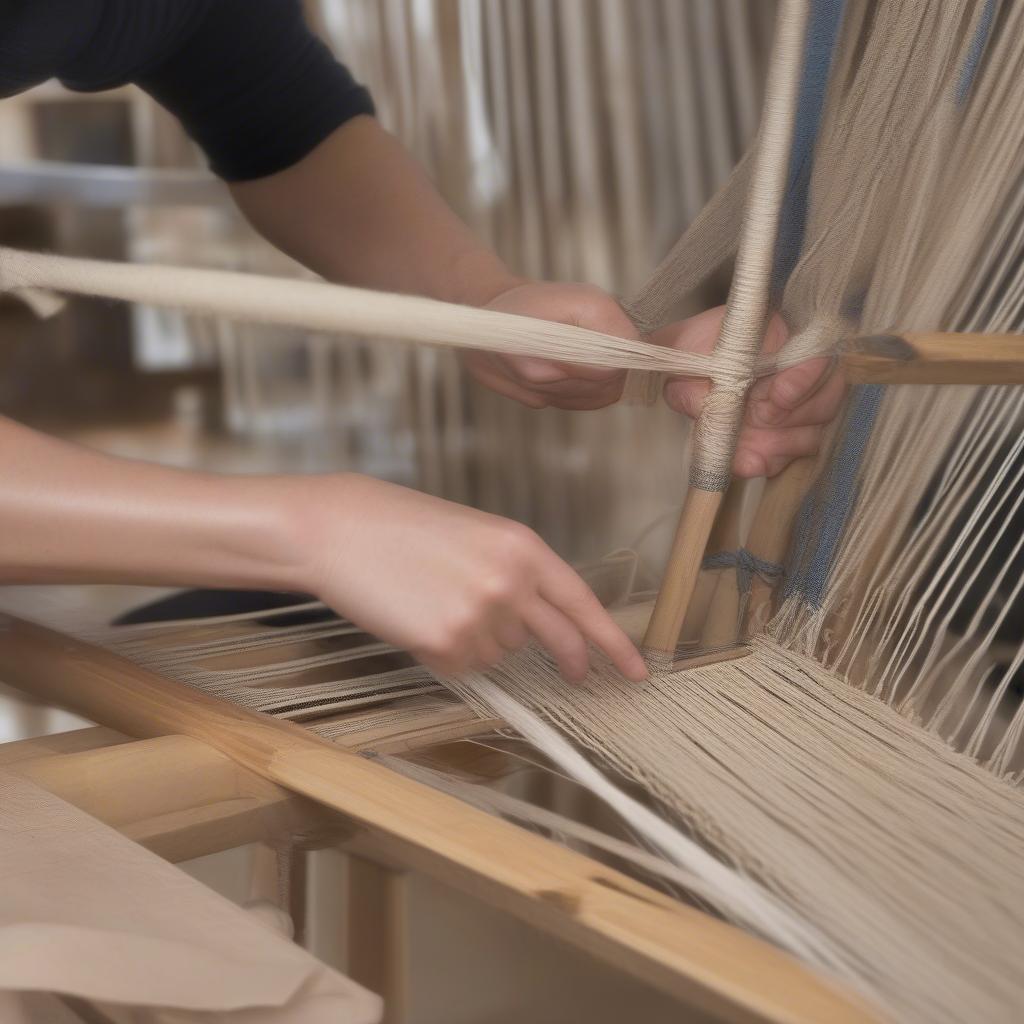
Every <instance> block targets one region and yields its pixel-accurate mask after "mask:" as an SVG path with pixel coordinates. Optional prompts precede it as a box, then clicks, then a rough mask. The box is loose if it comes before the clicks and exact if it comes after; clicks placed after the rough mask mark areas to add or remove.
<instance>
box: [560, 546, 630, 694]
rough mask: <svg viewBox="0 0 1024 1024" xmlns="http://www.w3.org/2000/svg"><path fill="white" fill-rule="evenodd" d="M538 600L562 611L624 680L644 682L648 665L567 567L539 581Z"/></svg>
mask: <svg viewBox="0 0 1024 1024" xmlns="http://www.w3.org/2000/svg"><path fill="white" fill-rule="evenodd" d="M540 593H541V597H543V598H545V599H546V600H547V601H549V602H551V604H553V605H555V606H556V607H557V608H559V609H561V611H562V612H564V613H565V615H566V616H567V617H568V618H569V620H570V621H571V622H572V623H574V624H575V626H576V627H577V628H578V630H579V631H580V632H581V633H582V634H583V636H584V637H585V638H586V639H587V640H589V641H590V642H591V643H593V644H594V645H595V646H596V647H598V648H600V649H601V650H602V651H604V653H605V654H607V655H608V657H609V658H610V659H611V662H612V664H613V665H614V666H615V667H616V668H617V669H618V670H619V671H620V672H621V673H622V674H623V675H624V676H625V677H626V678H627V679H632V680H633V681H634V682H640V681H642V680H644V679H646V678H647V665H646V664H645V662H644V659H643V657H642V656H641V654H640V652H639V651H638V650H637V649H636V647H635V646H634V644H633V641H632V640H630V639H629V637H628V636H626V634H625V633H624V632H623V630H622V628H621V627H620V626H619V625H617V624H616V622H615V620H614V619H612V617H611V616H610V615H609V614H608V612H607V610H606V609H605V608H604V606H603V605H602V604H601V602H600V601H598V599H597V597H596V596H595V594H594V592H593V591H592V590H591V589H590V587H588V586H587V585H586V583H584V582H583V580H582V579H581V578H580V576H579V575H578V574H577V573H575V572H574V571H573V570H572V569H570V568H569V566H567V565H565V563H562V564H561V565H560V566H559V568H558V570H557V571H554V572H551V573H550V574H548V575H547V576H545V577H543V578H542V581H541V588H540Z"/></svg>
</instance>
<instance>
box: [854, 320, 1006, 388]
mask: <svg viewBox="0 0 1024 1024" xmlns="http://www.w3.org/2000/svg"><path fill="white" fill-rule="evenodd" d="M842 365H843V372H844V373H845V375H846V378H847V379H848V380H849V381H850V382H851V383H854V384H1024V335H1020V334H938V333H916V332H910V333H900V334H882V335H876V336H873V337H866V338H854V339H852V340H850V341H848V342H846V343H845V345H844V346H843V350H842Z"/></svg>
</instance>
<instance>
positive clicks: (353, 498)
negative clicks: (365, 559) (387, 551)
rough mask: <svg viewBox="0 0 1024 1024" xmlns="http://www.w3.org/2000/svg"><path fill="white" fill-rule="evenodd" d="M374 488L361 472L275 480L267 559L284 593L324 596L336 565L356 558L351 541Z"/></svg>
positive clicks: (265, 544)
mask: <svg viewBox="0 0 1024 1024" xmlns="http://www.w3.org/2000/svg"><path fill="white" fill-rule="evenodd" d="M374 483H375V481H374V480H372V478H369V477H363V476H360V475H358V474H356V473H330V474H317V475H310V476H304V475H297V476H288V477H278V478H275V481H274V486H273V495H272V496H271V497H270V499H269V501H268V503H267V509H268V515H267V520H266V527H267V533H266V534H265V535H264V538H263V546H262V557H263V558H264V560H265V562H266V565H267V568H268V570H269V571H271V572H272V573H274V575H275V578H276V579H277V584H276V586H277V587H278V588H279V589H282V590H294V591H301V592H304V593H311V594H315V595H316V596H317V597H322V596H323V593H324V586H325V581H326V578H327V576H328V575H329V574H330V573H331V571H332V566H334V565H336V564H338V563H339V562H342V561H344V560H346V559H347V557H348V556H349V554H350V551H349V549H348V547H347V545H346V539H347V538H348V537H349V536H350V535H351V534H352V532H353V531H352V529H351V526H352V523H351V521H350V517H351V514H352V510H353V508H354V507H356V506H358V505H359V504H361V501H360V492H363V491H365V489H366V488H367V487H368V486H369V487H372V485H373V484H374ZM254 539H257V542H259V541H258V534H254Z"/></svg>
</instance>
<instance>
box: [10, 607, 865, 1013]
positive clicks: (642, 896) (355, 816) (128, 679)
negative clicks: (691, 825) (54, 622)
mask: <svg viewBox="0 0 1024 1024" xmlns="http://www.w3.org/2000/svg"><path fill="white" fill-rule="evenodd" d="M0 679H3V680H4V681H5V682H8V683H10V684H12V685H14V686H18V687H20V688H22V689H25V690H28V691H30V692H32V693H34V694H37V695H39V696H41V697H43V698H45V699H46V700H48V701H50V702H53V703H55V704H58V705H61V706H64V707H67V708H71V709H74V710H76V711H78V712H79V713H81V714H83V715H86V716H87V717H89V718H90V719H92V720H93V721H97V722H101V723H103V724H105V725H107V726H109V727H110V728H112V729H116V730H117V731H118V732H121V733H124V734H125V735H129V736H135V737H140V738H149V737H157V736H165V735H175V734H181V735H184V736H190V737H193V738H194V739H198V740H201V741H203V742H205V743H208V744H209V745H210V746H212V747H214V748H216V749H217V750H219V751H221V752H222V753H223V754H225V755H227V756H228V757H229V758H231V759H232V760H233V761H235V762H237V763H238V764H240V765H242V766H244V767H246V768H248V769H250V770H251V771H252V772H254V773H256V774H257V775H259V776H261V777H262V778H264V779H266V780H269V781H270V782H272V783H275V784H277V785H278V786H281V787H284V788H285V789H288V790H291V791H293V792H295V793H299V794H301V795H302V796H305V797H307V798H309V799H311V800H314V801H316V802H317V803H319V804H322V805H323V806H325V807H328V808H331V809H333V810H335V811H337V812H339V813H340V814H342V815H344V816H345V818H346V819H347V820H348V821H349V822H351V824H352V826H353V828H354V830H355V831H356V833H357V835H356V841H357V844H358V839H359V838H360V834H361V835H363V836H365V838H366V839H368V840H369V841H370V842H371V843H372V845H374V846H384V847H385V848H386V849H387V851H388V856H389V858H391V859H393V860H395V861H397V862H399V863H401V864H402V865H403V866H405V867H408V868H411V869H414V870H420V871H423V872H425V873H426V874H429V875H431V876H433V877H435V878H437V879H439V880H441V881H443V882H446V883H448V884H451V885H454V886H456V887H457V888H460V889H462V890H463V891H466V892H469V893H470V894H472V895H475V896H476V897H478V898H480V899H483V900H485V901H486V902H489V903H491V904H492V905H494V906H496V907H498V908H500V909H503V910H505V911H507V912H509V913H512V914H514V915H515V916H517V917H519V918H521V919H523V920H525V921H527V922H528V923H530V924H531V925H533V926H535V927H538V928H540V929H542V930H544V931H546V932H548V933H550V934H553V935H555V936H558V937H559V938H561V939H563V940H564V941H567V942H570V943H571V944H573V945H575V946H577V947H579V948H581V949H583V950H585V951H587V952H588V953H590V954H592V955H594V956H596V957H599V958H601V959H603V960H605V961H606V962H608V963H610V964H612V965H614V966H615V967H617V968H619V969H622V970H625V971H627V972H629V973H631V974H633V975H635V976H636V977H638V978H640V979H642V980H643V981H645V982H646V983H648V984H651V985H653V986H655V987H657V988H659V989H661V990H663V991H665V992H667V993H669V994H670V995H672V996H674V997H676V998H678V999H679V1000H680V1001H681V1002H683V1003H684V1004H685V1005H686V1006H688V1007H692V1008H694V1009H699V1010H704V1011H706V1012H709V1013H711V1014H713V1015H715V1016H717V1017H718V1018H720V1019H722V1020H726V1021H736V1022H752V1021H760V1022H769V1021H770V1022H775V1024H783V1022H785V1024H797V1022H805V1024H811V1022H820V1021H823V1020H828V1021H830V1022H834V1024H843V1022H854V1021H856V1022H866V1021H872V1020H877V1018H876V1017H875V1016H874V1014H873V1013H872V1012H871V1011H870V1010H869V1009H867V1008H866V1007H865V1006H864V1005H863V1004H862V1003H860V1002H859V1001H858V1000H857V999H855V997H853V996H851V995H848V994H846V993H843V992H841V991H840V990H839V989H838V988H837V987H833V986H832V985H831V984H830V983H828V982H826V981H824V980H822V979H820V978H818V977H817V976H816V975H814V974H813V973H812V972H810V971H809V970H808V969H806V968H804V967H803V966H802V965H800V964H799V963H797V962H796V961H795V960H793V959H792V958H790V957H789V956H787V955H785V954H783V953H781V952H780V951H778V950H777V949H775V948H773V947H772V946H770V945H768V944H767V943H765V942H762V941H761V940H759V939H756V938H754V937H752V936H750V935H747V934H746V933H744V932H741V931H740V930H738V929H736V928H734V927H732V926H730V925H728V924H725V923H723V922H721V921H718V920H716V919H714V918H712V917H710V916H708V915H707V914H704V913H702V912H701V911H698V910H696V909H694V908H691V907H688V906H685V905H684V904H681V903H679V902H678V901H676V900H673V899H671V898H669V897H667V896H665V895H663V894H661V893H659V892H657V891H656V890H653V889H651V888H649V887H647V886H645V885H642V884H640V883H638V882H636V881H634V880H633V879H631V878H629V877H628V876H626V875H623V874H621V873H620V872H617V871H613V870H611V869H609V868H606V867H604V866H603V865H600V864H598V863H597V862H595V861H593V860H591V859H590V858H588V857H585V856H582V855H581V854H579V853H576V852H573V851H571V850H569V849H566V848H564V847H561V846H558V845H557V844H555V843H552V842H550V841H548V840H546V839H543V838H541V837H539V836H536V835H534V834H532V833H529V832H526V831H525V830H523V829H520V828H518V827H516V826H515V825H512V824H510V823H508V822H505V821H502V820H500V819H497V818H493V817H491V816H489V815H486V814H484V813H483V812H480V811H477V810H475V809H474V808H472V807H469V806H468V805H466V804H463V803H461V802H460V801H458V800H456V799H454V798H452V797H449V796H447V795H445V794H442V793H439V792H436V791H434V790H431V789H428V788H426V787H424V786H422V785H420V784H418V783H415V782H413V781H411V780H409V779H406V778H404V777H402V776H400V775H397V774H396V773H394V772H392V771H390V770H389V769H387V768H385V767H384V766H383V765H380V764H376V763H374V762H373V761H370V760H367V759H366V758H361V757H359V756H357V755H355V754H352V753H348V752H345V751H343V750H340V749H338V748H337V747H335V746H332V745H331V744H329V743H327V742H326V741H324V740H321V739H319V738H318V737H316V736H315V735H312V734H311V733H309V732H307V731H305V730H303V729H301V728H300V727H299V726H296V725H293V724H291V723H287V722H278V721H275V720H273V719H270V718H268V717H266V716H260V715H256V714H254V713H252V712H249V711H246V710H244V709H242V708H238V707H235V706H233V705H228V704H225V703H224V702H221V701H218V700H215V699H214V698H212V697H209V696H207V695H205V694H202V693H199V692H197V691H193V690H190V689H189V688H187V687H185V686H182V685H180V684H177V683H174V682H171V681H169V680H167V679H164V678H162V677H161V676H159V675H157V674H155V673H153V672H151V671H149V670H146V669H143V668H140V667H139V666H137V665H134V664H132V663H131V662H128V661H126V660H125V659H124V658H121V657H119V656H117V655H115V654H112V653H110V652H108V651H105V650H101V649H99V648H96V647H94V646H92V645H89V644H86V643H84V642H82V641H78V640H74V639H72V638H69V637H65V636H62V635H61V634H59V633H55V632H53V631H52V630H48V629H46V628H44V627H41V626H38V625H35V624H33V623H28V622H25V621H23V620H20V619H16V618H13V617H8V616H3V617H0Z"/></svg>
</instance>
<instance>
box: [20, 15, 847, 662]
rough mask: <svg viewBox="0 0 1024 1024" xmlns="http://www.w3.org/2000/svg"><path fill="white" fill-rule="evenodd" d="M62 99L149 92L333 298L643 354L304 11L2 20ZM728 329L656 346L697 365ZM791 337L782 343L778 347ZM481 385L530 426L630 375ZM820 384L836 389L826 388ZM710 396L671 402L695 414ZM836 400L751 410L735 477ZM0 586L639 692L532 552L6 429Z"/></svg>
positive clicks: (460, 527) (685, 328)
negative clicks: (404, 120) (341, 638)
mask: <svg viewBox="0 0 1024 1024" xmlns="http://www.w3.org/2000/svg"><path fill="white" fill-rule="evenodd" d="M51 78H57V79H59V80H60V81H62V82H63V83H64V84H65V85H66V86H67V87H69V88H71V89H75V90H82V91H92V90H102V89H107V88H111V87H115V86H119V85H122V84H125V83H129V82H132V83H135V84H137V85H138V86H140V87H141V88H142V89H143V90H145V91H146V92H147V93H149V94H150V95H151V96H152V97H154V98H155V99H156V100H157V101H158V102H159V103H161V104H162V105H163V106H165V107H166V108H167V109H169V110H170V111H171V112H172V113H173V114H175V115H176V116H177V117H178V118H179V119H180V121H181V122H182V124H183V125H184V127H185V129H186V130H187V131H188V133H189V134H190V135H191V137H192V138H193V139H194V140H195V141H196V142H197V143H198V144H199V145H200V147H202V149H203V150H204V151H205V153H206V156H207V158H208V160H209V163H210V166H211V168H212V170H213V171H214V172H215V173H216V174H217V175H219V176H220V177H221V178H223V179H224V180H225V181H226V182H227V183H228V185H229V188H230V191H231V194H232V196H233V198H234V201H235V202H236V204H237V205H238V207H239V209H240V210H241V211H242V213H243V214H244V215H245V216H246V217H247V218H248V220H249V221H250V222H251V223H252V224H253V225H254V227H255V228H256V229H257V230H258V231H259V232H260V233H261V234H262V235H263V236H264V237H265V238H267V239H268V240H269V241H270V242H271V243H273V244H274V245H276V246H278V247H279V248H280V249H282V250H283V251H284V252H286V253H288V254H290V255H291V256H293V257H294V258H296V259H297V260H298V261H300V262H301V263H303V264H304V265H305V266H307V267H309V268H311V269H312V270H314V271H316V272H317V273H319V274H321V275H322V276H323V277H325V278H327V279H329V280H332V281H338V282H345V283H348V284H352V285H358V286H362V287H367V288H376V289H385V290H389V291H395V292H407V293H415V294H419V295H425V296H431V297H434V298H437V299H442V300H446V301H448V302H456V303H463V304H468V305H473V306H481V307H485V308H488V309H495V310H501V311H504V312H508V313H517V314H522V315H526V316H532V317H539V318H542V319H547V320H552V321H558V322H563V323H574V324H578V325H580V326H583V327H588V328H591V329H593V330H597V331H602V332H605V333H607V334H613V335H619V336H623V337H631V336H634V331H633V328H632V326H631V324H630V321H629V319H628V318H627V316H626V315H625V313H624V312H623V310H622V308H621V307H620V306H619V305H618V303H617V302H616V301H615V300H614V299H613V298H612V297H611V296H610V295H608V294H606V293H604V292H603V291H601V290H599V289H597V288H594V287H591V286H588V285H583V284H555V283H547V282H541V281H534V280H528V279H525V278H523V277H520V276H518V275H516V274H514V273H512V272H511V271H510V270H509V268H508V267H506V266H505V264H504V263H503V262H502V260H501V259H499V257H498V256H497V255H496V254H495V253H494V252H493V251H492V250H490V249H489V248H488V247H486V246H485V245H483V244H482V243H481V242H480V241H479V240H478V239H477V238H476V237H474V235H473V234H472V233H471V232H470V230H469V229H468V228H467V227H466V226H465V225H464V224H463V223H462V222H461V221H460V220H459V218H458V217H457V216H456V215H455V214H454V213H453V212H452V210H451V209H450V208H449V207H448V206H447V205H446V204H445V203H444V201H443V200H442V199H441V197H440V196H439V195H438V193H437V192H436V191H435V190H434V188H433V186H432V185H431V183H430V181H429V180H428V179H427V176H426V175H425V173H424V172H423V171H422V170H421V168H420V167H419V166H418V165H417V164H416V162H415V161H414V160H413V158H412V157H411V155H410V154H408V153H407V152H406V150H405V149H403V147H402V146H401V145H400V144H399V143H398V141H397V140H396V139H395V138H393V137H392V136H391V135H390V134H388V133H387V132H386V131H385V130H384V129H383V128H382V127H381V126H380V125H379V124H378V122H377V121H376V120H375V118H374V116H373V105H372V102H371V99H370V96H369V95H368V93H367V92H366V90H365V89H364V88H363V87H361V86H360V85H359V84H357V83H356V82H355V81H354V79H353V77H352V75H351V74H350V73H349V72H348V70H347V69H346V68H345V67H344V66H343V65H341V64H339V63H338V62H337V61H336V60H335V59H334V58H333V56H332V55H331V53H330V51H329V50H328V49H327V47H326V46H325V45H324V44H323V43H322V42H321V41H320V40H319V39H318V38H317V37H316V36H315V35H314V34H313V33H312V32H311V31H310V30H309V28H308V27H307V26H306V24H305V23H304V21H303V17H302V12H301V8H300V5H299V3H298V0H6V2H5V4H4V5H3V7H2V9H0V95H10V94H13V93H15V92H18V91H20V90H24V89H26V88H28V87H30V86H32V85H34V84H36V83H39V82H42V81H45V80H48V79H51ZM721 315H722V313H721V310H711V311H708V312H707V313H704V314H702V315H700V316H698V317H695V318H693V319H691V320H688V321H683V322H681V323H678V324H674V325H670V326H669V327H667V328H665V329H663V330H662V331H661V332H659V334H658V335H657V336H656V337H655V338H654V339H653V340H654V341H656V342H657V343H659V344H665V345H676V346H680V347H683V348H689V349H693V350H697V351H707V350H709V349H710V348H711V347H712V345H713V343H714V340H715V337H716V333H717V327H718V324H719V322H720V319H721ZM782 337H783V332H782V331H781V330H780V329H776V330H775V331H774V340H773V339H772V338H769V344H775V345H777V344H779V343H781V340H782ZM464 363H465V367H466V369H467V370H468V372H469V373H470V374H472V376H473V377H474V378H475V379H476V381H478V382H479V383H480V384H482V385H484V386H486V387H488V388H491V389H492V390H493V391H496V392H498V393H499V394H501V395H504V396H506V397H508V398H509V399H513V400H515V401H518V402H521V403H523V404H524V405H527V406H530V407H532V408H543V407H545V406H557V407H559V408H562V409H574V410H588V409H597V408H600V407H602V406H606V405H609V404H611V403H613V402H615V401H617V400H618V398H619V397H620V395H621V392H622V387H623V374H621V373H618V372H614V371H608V370H606V369H594V368H588V367H580V366H566V365H560V364H558V363H554V362H547V361H544V360H538V359H526V358H515V357H504V356H499V355H493V354H486V355H485V354H480V353H474V354H470V355H466V356H465V357H464ZM823 381H824V383H823ZM705 390H706V385H705V384H702V383H700V382H695V381H675V382H672V383H670V384H669V385H668V388H667V391H666V397H667V400H668V401H669V403H670V404H671V405H673V407H675V408H677V409H679V410H680V411H682V412H685V413H687V414H689V415H691V416H694V415H696V414H697V413H698V412H699V409H700V403H701V401H702V396H703V393H704V392H705ZM834 393H835V384H834V382H832V381H831V379H829V380H825V377H824V374H823V369H822V364H821V363H814V364H804V365H803V366H799V367H794V368H792V369H790V370H788V371H786V372H785V373H782V374H780V375H778V376H776V377H775V378H772V379H766V380H764V381H762V382H760V383H759V384H758V385H757V386H756V388H755V389H754V395H753V401H752V402H751V405H750V411H749V413H748V421H747V423H746V426H745V429H744V432H743V436H742V437H741V439H740V444H739V448H738V451H737V454H736V462H735V470H736V472H737V473H738V474H739V475H741V476H755V475H759V474H765V473H774V472H777V471H778V470H779V469H781V468H782V466H783V465H784V464H785V463H786V462H787V461H788V460H790V459H792V458H794V457H796V456H799V455H806V454H809V453H811V452H813V451H814V450H815V449H816V446H817V444H818V438H819V434H820V427H819V425H820V423H821V422H823V421H824V420H825V419H827V418H828V415H827V414H826V412H827V411H826V406H827V405H828V402H829V400H830V396H834ZM0 476H2V480H3V484H2V487H0V582H3V583H18V582H33V583H45V582H77V581H88V582H121V583H132V582H138V583H147V584H159V585H188V586H210V587H238V588H264V589H271V590H279V591H298V592H306V593H312V594H315V595H316V596H317V597H318V598H320V599H322V600H323V601H324V602H325V603H326V604H328V605H329V606H331V607H332V608H333V609H335V610H336V611H337V612H338V613H340V614H343V615H344V616H346V617H347V618H349V619H351V620H352V621H353V622H355V623H356V624H357V625H359V626H360V627H362V628H363V629H365V630H367V631H368V632H370V633H372V634H375V635H376V636H378V637H380V638H382V639H384V640H386V641H390V642H391V643H393V644H396V645H397V646H399V647H401V648H404V649H406V650H408V651H409V652H410V653H411V654H413V656H414V657H416V658H417V659H418V660H420V661H421V662H423V663H424V664H426V665H427V666H428V667H429V668H431V669H433V670H435V671H437V672H440V673H445V674H456V673H459V672H462V671H464V670H466V669H469V668H481V667H488V666H492V665H494V664H496V663H497V662H498V661H500V660H501V658H502V657H503V656H504V655H505V654H506V653H507V652H510V651H514V650H516V649H518V648H520V647H521V646H523V645H524V644H526V643H527V642H528V641H529V640H530V638H531V637H532V638H535V639H536V640H537V641H539V642H540V643H541V644H542V645H543V646H544V647H546V648H547V649H548V650H549V651H550V652H551V654H552V655H553V657H554V658H555V659H556V660H557V663H558V665H559V668H560V671H561V672H562V674H563V676H564V677H565V678H566V679H567V680H570V681H571V680H578V679H580V678H582V676H583V675H584V674H585V673H586V671H587V668H588V664H589V654H588V644H593V645H594V646H595V647H597V648H599V649H600V650H602V651H604V652H605V654H607V656H608V657H609V658H610V659H611V660H612V661H613V662H614V664H615V665H616V666H617V667H618V668H619V669H620V670H621V672H622V673H623V674H624V675H625V676H626V677H628V678H629V679H634V680H640V679H642V678H643V677H644V675H645V665H644V661H643V659H642V657H641V655H640V654H639V653H638V651H637V650H636V648H635V647H634V645H633V644H632V643H631V642H630V640H629V639H628V637H627V636H626V635H625V633H623V631H622V630H621V629H620V628H619V627H618V625H616V623H615V622H614V621H613V620H612V618H611V617H610V616H609V615H608V613H607V612H606V611H605V610H604V609H603V608H602V606H601V604H600V603H599V602H598V600H597V599H596V597H595V596H594V594H593V593H592V592H591V591H590V589H589V588H588V587H587V586H586V584H585V583H584V582H583V581H582V579H581V578H580V577H579V576H578V575H577V574H576V573H575V572H574V571H573V570H572V569H571V568H570V567H569V566H568V565H566V564H565V563H564V562H563V561H562V560H561V559H560V558H559V557H557V556H556V554H555V553H554V552H553V551H552V550H551V549H550V548H549V547H548V546H547V545H546V544H545V543H544V542H543V541H542V540H541V539H540V537H538V536H537V535H536V534H535V533H533V532H532V531H531V530H529V529H527V528H526V527H524V526H522V525H520V524H517V523H514V522H511V521H509V520H506V519H502V518H500V517H497V516H494V515H489V514H486V513H484V512H480V511H477V510H474V509H472V508H466V507H461V506H459V505H456V504H453V503H450V502H448V501H443V500H441V499H439V498H435V497H431V496H428V495H425V494H420V493H417V492H415V491H413V490H409V489H405V488H402V487H399V486H396V485H394V484H391V483H387V482H384V481H381V480H375V479H370V478H367V477H364V476H359V475H356V474H352V473H335V474H325V475H321V476H313V477H309V476H301V477H300V476H294V477H289V476H250V477H238V476H217V475H210V474H204V473H199V472H187V471H182V470H178V469H172V468H167V467H161V466H157V465H149V464H143V463H137V462H132V461H128V460H125V459H119V458H114V457H110V456H107V455H104V454H100V453H98V452H94V451H90V450H86V449H84V448H80V447H77V446H75V445H72V444H70V443H66V442H63V441H61V440H57V439H54V438H51V437H47V436H44V435H42V434H39V433H37V432H34V431H32V430H29V429H27V428H25V427H23V426H20V425H18V424H16V423H13V422H11V421H3V422H2V423H0Z"/></svg>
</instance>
